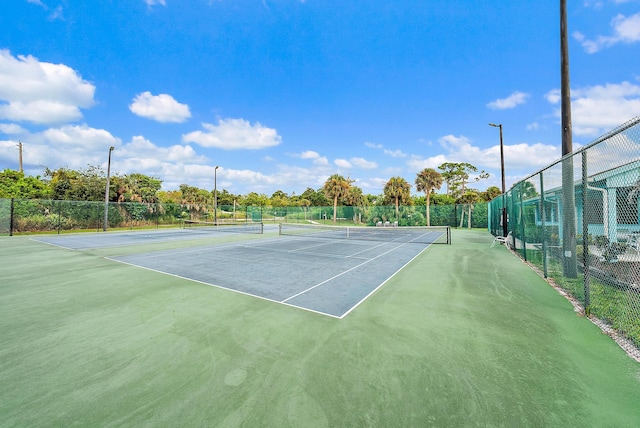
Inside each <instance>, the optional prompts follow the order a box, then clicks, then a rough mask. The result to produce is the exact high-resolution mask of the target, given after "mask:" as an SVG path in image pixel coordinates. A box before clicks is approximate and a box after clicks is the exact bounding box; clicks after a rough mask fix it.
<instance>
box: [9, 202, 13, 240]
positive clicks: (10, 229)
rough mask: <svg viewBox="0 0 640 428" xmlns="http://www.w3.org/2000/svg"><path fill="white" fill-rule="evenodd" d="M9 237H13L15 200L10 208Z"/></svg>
mask: <svg viewBox="0 0 640 428" xmlns="http://www.w3.org/2000/svg"><path fill="white" fill-rule="evenodd" d="M9 236H13V198H11V204H10V206H9Z"/></svg>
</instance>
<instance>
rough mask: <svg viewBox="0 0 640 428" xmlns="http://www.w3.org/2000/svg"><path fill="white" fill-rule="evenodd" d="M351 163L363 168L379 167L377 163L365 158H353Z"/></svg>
mask: <svg viewBox="0 0 640 428" xmlns="http://www.w3.org/2000/svg"><path fill="white" fill-rule="evenodd" d="M351 163H353V164H354V165H355V166H357V167H359V168H362V169H375V168H377V167H378V164H377V163H375V162H371V161H368V160H366V159H364V158H351Z"/></svg>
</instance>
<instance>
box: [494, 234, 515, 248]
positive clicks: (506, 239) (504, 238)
mask: <svg viewBox="0 0 640 428" xmlns="http://www.w3.org/2000/svg"><path fill="white" fill-rule="evenodd" d="M509 241H511V232H509V233H507V236H496V237H495V238H493V242H492V243H491V248H493V247H494V245H496V242H499V243H500V244H504V245H508V244H509Z"/></svg>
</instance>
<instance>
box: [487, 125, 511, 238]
mask: <svg viewBox="0 0 640 428" xmlns="http://www.w3.org/2000/svg"><path fill="white" fill-rule="evenodd" d="M489 126H493V127H495V128H500V171H501V173H502V236H507V234H508V231H507V205H506V200H505V193H506V191H507V189H506V186H505V183H504V145H503V144H502V124H501V123H500V124H497V125H496V124H495V123H490V124H489Z"/></svg>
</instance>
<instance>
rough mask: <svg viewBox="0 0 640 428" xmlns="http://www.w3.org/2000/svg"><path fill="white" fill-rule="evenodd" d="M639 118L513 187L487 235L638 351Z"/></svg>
mask: <svg viewBox="0 0 640 428" xmlns="http://www.w3.org/2000/svg"><path fill="white" fill-rule="evenodd" d="M639 208H640V117H637V118H635V119H633V120H631V121H629V122H627V123H626V124H624V125H622V126H620V127H619V128H617V129H615V130H613V131H612V132H610V133H609V134H606V135H604V136H603V137H601V138H599V139H597V140H596V141H594V142H593V143H591V144H589V145H588V146H586V147H584V148H582V149H580V150H579V151H576V152H575V153H573V154H571V155H570V156H566V157H564V158H563V159H561V160H560V161H558V162H557V163H555V164H553V165H551V166H549V167H547V168H545V169H543V170H541V171H539V172H537V173H536V174H534V175H532V176H530V177H528V178H526V179H525V180H522V181H520V182H518V183H516V184H515V185H514V186H513V187H512V188H511V189H510V190H509V191H508V192H507V193H506V194H505V195H503V196H501V197H499V198H496V199H494V200H493V201H492V202H491V203H490V204H489V209H488V211H489V230H490V231H491V232H492V233H493V234H494V235H503V231H502V220H501V218H502V210H503V209H506V211H507V230H508V231H509V232H510V234H511V235H510V239H509V241H510V242H509V243H510V245H511V247H512V248H514V249H515V251H517V253H518V254H519V255H520V256H521V257H522V258H523V259H525V260H526V261H528V262H530V263H532V264H533V265H535V266H536V267H538V268H539V269H540V270H541V271H542V272H543V274H544V276H545V277H549V278H552V279H553V280H554V282H555V283H556V284H558V285H559V286H560V287H561V288H563V289H564V290H565V291H566V292H567V293H569V294H570V295H571V296H573V297H574V298H575V299H577V300H578V301H580V302H581V304H582V305H583V306H584V308H585V312H586V313H587V315H593V316H594V317H596V318H598V319H600V320H602V321H604V322H605V323H607V324H608V325H609V326H610V327H612V328H613V329H615V330H616V331H617V332H618V333H620V334H622V335H623V336H624V337H626V338H627V339H629V340H631V341H632V342H633V343H634V345H635V346H636V347H637V348H640V209H639Z"/></svg>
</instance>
